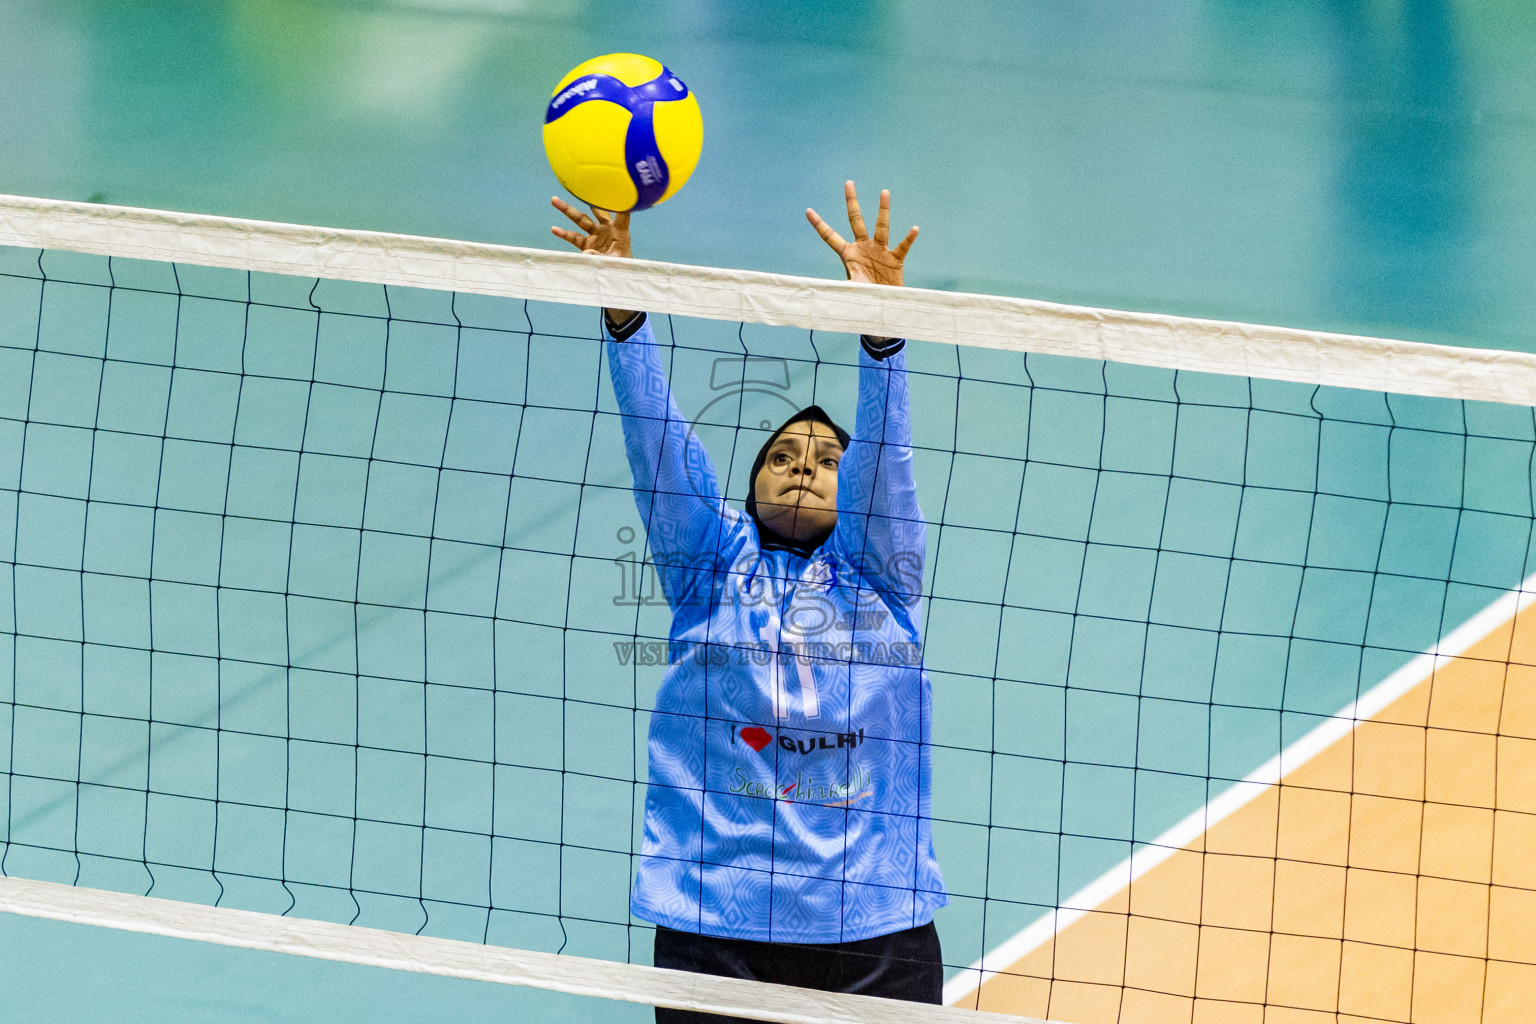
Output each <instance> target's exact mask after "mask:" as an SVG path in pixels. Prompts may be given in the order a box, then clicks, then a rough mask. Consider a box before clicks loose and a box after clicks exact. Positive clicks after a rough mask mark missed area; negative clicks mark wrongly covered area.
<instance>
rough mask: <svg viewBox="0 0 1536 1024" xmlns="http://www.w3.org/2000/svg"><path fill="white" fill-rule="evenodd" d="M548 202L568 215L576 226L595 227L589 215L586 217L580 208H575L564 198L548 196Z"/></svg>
mask: <svg viewBox="0 0 1536 1024" xmlns="http://www.w3.org/2000/svg"><path fill="white" fill-rule="evenodd" d="M549 202H550V205H551V206H553V207H554V208H555V209H557V210H559V211H560V212H561V213H563V214H565V215H566V216H567V217H569V218H570V219H571V221H572V222H573V223H575V225H576V226H577V227H579V228H581V230H583V231H592V230H594V229H595V228H596V227H597V225H596V224H593V223H592V218H591V217H588V216H587V215H586V214H584V213H582V212H581V211H580V210H578V209H576V207H574V206H572V205H571V204H570V203H568V202H566V201H565V200H564V199H561V198H560V197H559V196H550V197H549Z"/></svg>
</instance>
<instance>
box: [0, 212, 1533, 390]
mask: <svg viewBox="0 0 1536 1024" xmlns="http://www.w3.org/2000/svg"><path fill="white" fill-rule="evenodd" d="M0 245H10V246H20V247H25V248H33V249H64V250H70V251H73V252H82V253H92V254H96V255H103V256H117V257H123V258H129V259H144V260H156V261H161V262H172V263H189V264H198V265H203V266H214V267H230V268H235V269H239V270H251V271H259V272H264V273H272V274H289V275H298V276H301V277H327V278H339V279H343V280H348V281H356V282H365V283H372V284H385V285H400V286H406V287H413V288H428V289H436V290H443V291H460V292H471V293H475V294H481V295H494V296H501V297H505V298H516V299H533V300H537V301H542V302H558V303H565V304H567V305H582V306H613V307H615V308H621V309H644V310H648V311H650V312H653V313H671V314H676V315H682V316H691V317H702V318H705V319H713V320H729V321H748V322H752V323H763V324H776V325H784V326H795V327H803V328H808V329H813V330H825V331H833V332H840V333H867V334H875V335H885V336H890V337H906V338H917V339H922V340H925V341H935V342H944V343H948V344H954V345H972V346H979V347H983V348H995V349H1005V350H1009V351H1015V352H1034V353H1041V354H1048V355H1061V356H1074V357H1078V358H1084V359H1100V360H1111V361H1114V362H1120V363H1132V364H1136V365H1140V366H1153V367H1161V368H1164V369H1173V370H1190V371H1198V372H1203V373H1218V374H1227V375H1231V376H1240V377H1257V378H1262V379H1266V380H1280V381H1292V382H1299V383H1307V384H1321V385H1328V386H1333V387H1344V388H1363V389H1366V390H1369V391H1388V392H1394V393H1398V394H1407V395H1423V396H1428V397H1436V398H1458V399H1467V400H1474V401H1488V402H1505V403H1510V404H1515V405H1536V354H1531V353H1525V352H1512V351H1506V350H1501V349H1482V348H1462V347H1457V346H1448V345H1435V344H1429V343H1425V342H1411V341H1393V340H1390V339H1385V338H1368V337H1360V336H1356V335H1346V334H1332V333H1326V332H1319V331H1306V330H1300V329H1296V328H1288V327H1266V326H1260V325H1255V324H1244V323H1235V322H1229V321H1221V320H1203V319H1194V318H1188V317H1177V316H1168V315H1163V314H1156V313H1133V312H1123V311H1118V310H1108V309H1095V308H1091V307H1087V306H1070V305H1062V304H1059V303H1053V302H1040V301H1035V300H1031V299H1019V298H1009V297H1003V296H994V295H977V294H969V293H964V292H946V291H936V290H932V289H926V288H901V289H891V288H886V287H882V286H880V285H872V284H862V283H857V282H852V281H829V280H824V279H820V278H809V277H794V276H790V275H784V274H769V273H763V272H760V271H749V270H719V269H710V268H703V267H691V266H685V265H682V264H675V263H661V262H656V261H652V260H630V259H619V258H614V257H594V256H586V255H582V254H580V253H575V252H553V251H549V250H544V249H527V248H518V247H514V246H503V245H491V244H486V243H479V242H457V241H448V240H446V239H439V238H424V237H417V236H412V235H396V234H387V233H384V232H377V231H352V230H343V229H337V228H323V227H308V226H301V225H294V224H279V223H274V222H269V221H257V220H242V219H236V218H229V217H214V216H207V215H203V214H190V213H170V212H165V211H160V210H144V209H137V208H133V207H125V206H107V205H100V204H91V203H75V202H68V201H64V200H57V199H33V198H27V197H23V196H7V195H0Z"/></svg>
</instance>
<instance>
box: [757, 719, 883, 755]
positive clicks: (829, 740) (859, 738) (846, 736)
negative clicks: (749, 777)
mask: <svg viewBox="0 0 1536 1024" xmlns="http://www.w3.org/2000/svg"><path fill="white" fill-rule="evenodd" d="M738 740H739V741H740V742H742V743H745V744H746V745H747V746H749V747H751V748H752V749H753V750H755V751H757V752H758V753H762V752H763V751H764V750H766V749H767V748H768V746H769V745H770V744H775V743H776V744H777V745H778V748H779V749H780V750H782V751H784V752H785V753H786V754H814V753H816V752H817V751H818V750H857V749H858V748H859V746H860V745H861V744H863V742H864V730H863V729H859V730H857V731H854V732H833V733H818V734H816V735H813V736H799V737H796V736H791V735H789V734H788V733H786V732H783V731H780V732H779V734H778V735H777V736H775V735H774V734H773V733H771V732H769V731H768V730H767V729H764V728H763V727H762V726H760V725H748V726H743V727H742V728H740V729H737V728H736V727H735V726H732V727H731V742H732V743H736V742H737V741H738Z"/></svg>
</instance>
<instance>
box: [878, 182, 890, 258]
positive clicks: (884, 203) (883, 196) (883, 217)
mask: <svg viewBox="0 0 1536 1024" xmlns="http://www.w3.org/2000/svg"><path fill="white" fill-rule="evenodd" d="M890 240H891V190H890V189H888V188H883V189H881V190H880V212H879V213H877V214H875V241H876V242H878V243H880V244H881V245H884V244H885V243H886V242H889V241H890Z"/></svg>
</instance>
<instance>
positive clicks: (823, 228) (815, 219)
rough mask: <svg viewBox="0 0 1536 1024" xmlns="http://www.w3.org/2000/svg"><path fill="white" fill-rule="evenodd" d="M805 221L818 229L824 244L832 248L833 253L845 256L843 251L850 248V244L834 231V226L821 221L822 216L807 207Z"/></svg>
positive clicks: (817, 231)
mask: <svg viewBox="0 0 1536 1024" xmlns="http://www.w3.org/2000/svg"><path fill="white" fill-rule="evenodd" d="M805 219H806V220H808V221H810V222H811V227H813V228H815V229H816V233H817V234H818V235H820V236H821V240H822V241H823V242H826V243H827V244H828V245H830V246H831V247H832V251H833V252H835V253H837V254H838V255H839V256H841V255H842V254H843V250H844V249H845V248H847V247H848V243H847V242H846V241H844V240H843V236H842V235H840V234H838V233H837V232H836V231H833V230H832V225H830V224H828V223H827V222H826V221H824V220H822V219H821V214H819V213H817V212H816V211H815V210H812V209H810V208H809V207H807V208H806V211H805Z"/></svg>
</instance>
